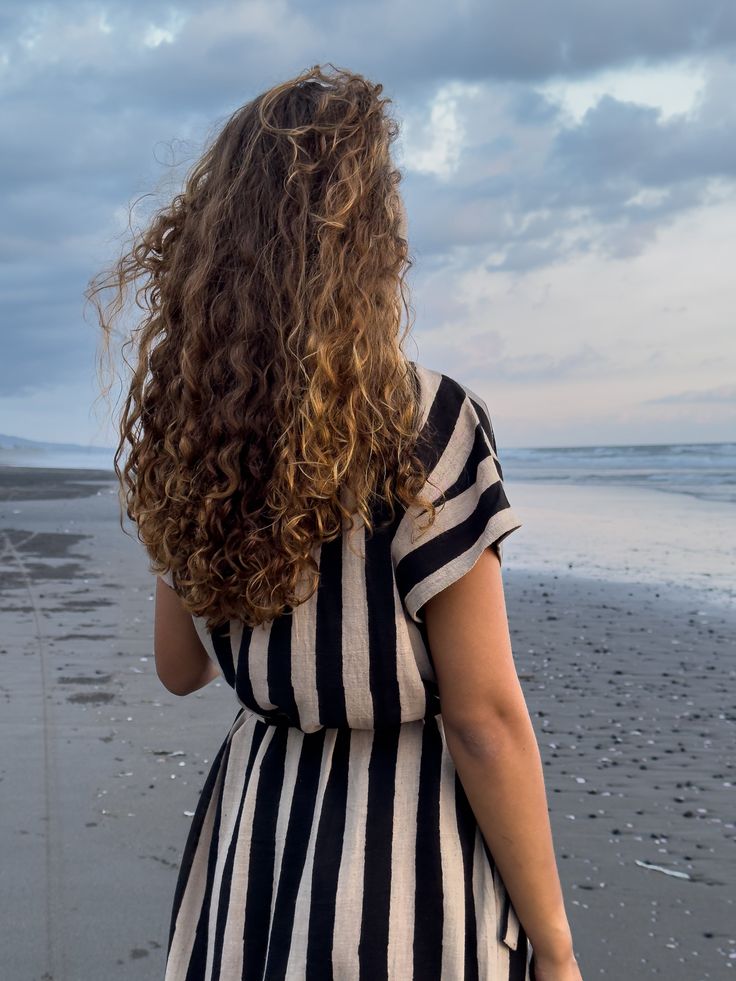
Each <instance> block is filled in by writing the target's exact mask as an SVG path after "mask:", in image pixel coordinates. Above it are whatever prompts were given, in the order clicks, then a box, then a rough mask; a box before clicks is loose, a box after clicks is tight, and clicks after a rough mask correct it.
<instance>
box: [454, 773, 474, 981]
mask: <svg viewBox="0 0 736 981" xmlns="http://www.w3.org/2000/svg"><path fill="white" fill-rule="evenodd" d="M455 807H456V810H457V827H458V834H459V836H460V845H461V847H462V855H463V882H464V889H465V973H464V975H463V978H464V981H479V974H478V948H477V935H476V923H475V897H474V895H473V850H474V846H475V833H476V828H477V827H478V825H477V819H476V817H475V814H474V813H473V809H472V808H471V806H470V801H469V800H468V798H467V795H466V793H465V788H464V787H463V785H462V782H461V780H460V776H459V774H458V773H457V771H456V772H455Z"/></svg>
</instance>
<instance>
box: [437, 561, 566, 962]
mask: <svg viewBox="0 0 736 981" xmlns="http://www.w3.org/2000/svg"><path fill="white" fill-rule="evenodd" d="M423 610H424V616H425V622H426V625H427V631H428V637H429V641H430V648H431V653H432V660H433V663H434V666H435V671H436V674H437V681H438V685H439V689H440V701H441V705H442V719H443V724H444V728H445V735H446V739H447V746H448V749H449V751H450V753H451V755H452V758H453V761H454V763H455V766H456V769H457V771H458V775H459V777H460V780H461V782H462V785H463V787H464V789H465V792H466V795H467V797H468V800H469V802H470V805H471V807H472V808H473V811H474V813H475V815H476V819H477V821H478V824H479V826H480V829H481V831H482V833H483V836H484V838H485V839H486V842H487V844H488V847H489V849H490V851H491V853H492V855H493V857H494V859H495V861H496V864H497V866H498V869H499V872H500V873H501V877H502V879H503V881H504V883H505V884H506V887H507V889H508V892H509V895H510V897H511V901H512V903H513V904H514V909H515V910H516V913H517V915H518V917H519V920H520V921H521V923H522V925H523V927H524V929H525V931H526V933H527V935H528V937H529V939H530V941H531V944H532V947H533V949H534V951H535V956H537V957H548V958H549V959H551V960H553V961H556V962H559V963H564V962H565V961H566V960H568V959H570V958H572V956H573V955H572V937H571V934H570V927H569V924H568V920H567V916H566V913H565V908H564V901H563V896H562V889H561V886H560V880H559V875H558V871H557V864H556V860H555V855H554V850H553V842H552V833H551V828H550V823H549V816H548V812H547V798H546V791H545V786H544V777H543V772H542V762H541V758H540V754H539V747H538V745H537V740H536V736H535V733H534V729H533V727H532V722H531V719H530V717H529V712H528V709H527V706H526V702H525V699H524V695H523V692H522V689H521V685H520V683H519V679H518V676H517V673H516V667H515V664H514V661H513V657H512V651H511V640H510V636H509V628H508V620H507V613H506V601H505V596H504V591H503V581H502V578H501V565H500V562H499V559H498V555H497V554H496V552H495V551H494V550H493V548H487V549H485V551H484V552H483V554H482V555H481V556H480V558H479V559H478V561H477V562H476V564H475V565H474V566H473V568H472V569H471V570H470V571H469V572H467V573H466V574H465V575H464V576H463V577H462V578H461V579H459V580H458V581H457V582H455V583H453V584H452V585H450V586H448V587H447V588H446V589H444V590H442V592H440V593H438V594H437V595H435V596H433V597H432V598H431V599H430V600H429V601H428V602H427V603H426V604H425V605H424V607H423Z"/></svg>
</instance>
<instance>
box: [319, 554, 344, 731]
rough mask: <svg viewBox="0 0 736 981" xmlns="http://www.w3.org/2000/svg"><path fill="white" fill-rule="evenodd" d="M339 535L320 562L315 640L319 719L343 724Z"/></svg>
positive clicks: (330, 723) (323, 722) (337, 724)
mask: <svg viewBox="0 0 736 981" xmlns="http://www.w3.org/2000/svg"><path fill="white" fill-rule="evenodd" d="M342 549H343V541H342V537H340V538H336V539H334V541H331V542H325V543H324V544H323V545H322V548H321V555H320V561H319V572H320V581H319V586H318V589H317V623H316V627H315V630H316V639H315V661H316V685H317V695H318V698H319V718H320V721H321V722H322V724H323V725H325V726H346V725H347V724H348V717H347V709H346V707H345V689H344V686H343V677H342V665H343V646H342Z"/></svg>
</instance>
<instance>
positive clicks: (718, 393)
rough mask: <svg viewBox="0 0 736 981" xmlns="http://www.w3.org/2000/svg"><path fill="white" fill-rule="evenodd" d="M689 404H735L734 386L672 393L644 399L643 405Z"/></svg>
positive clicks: (735, 390) (735, 391)
mask: <svg viewBox="0 0 736 981" xmlns="http://www.w3.org/2000/svg"><path fill="white" fill-rule="evenodd" d="M690 402H723V403H726V404H728V405H731V404H734V403H736V385H719V386H718V387H717V388H706V389H701V390H700V391H693V390H691V391H686V392H673V393H672V394H670V395H662V396H660V397H659V398H656V399H646V400H645V401H644V402H643V403H642V404H643V405H679V404H682V403H690Z"/></svg>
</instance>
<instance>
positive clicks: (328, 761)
mask: <svg viewBox="0 0 736 981" xmlns="http://www.w3.org/2000/svg"><path fill="white" fill-rule="evenodd" d="M323 732H324V733H325V735H324V739H323V740H322V766H321V769H320V774H319V784H318V786H317V799H316V802H315V806H314V813H313V817H312V820H311V823H310V834H309V842H308V844H307V853H306V855H305V857H304V862H303V863H302V875H301V880H300V882H299V891H298V893H297V897H296V905H295V907H294V929H293V930H292V934H291V950H290V952H289V961H288V964H287V968H286V977H287V978H303V977H304V971H305V964H306V963H307V949H308V946H309V922H310V917H311V914H312V909H313V907H312V902H313V901H316V902H317V903H322V902H324V901H325V897H324V896H322V895H320V894H319V893H315V888H314V887H315V879H314V873H315V849H316V845H317V829H318V827H319V824H320V820H321V817H322V813H323V807H324V801H325V792H326V788H327V783H328V780H329V778H330V770H331V767H332V754H333V752H334V749H335V741H336V739H337V733H338V730H337V729H325V730H323ZM309 738H311V739H314V738H318V737H315V736H311V737H309ZM332 898H333V899H334V893H333V897H332ZM322 943H323V944H327V943H329V937H325V936H323V937H322ZM320 981H324V975H322V978H321V979H320Z"/></svg>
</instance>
